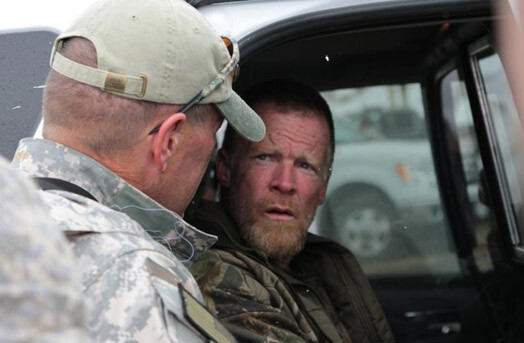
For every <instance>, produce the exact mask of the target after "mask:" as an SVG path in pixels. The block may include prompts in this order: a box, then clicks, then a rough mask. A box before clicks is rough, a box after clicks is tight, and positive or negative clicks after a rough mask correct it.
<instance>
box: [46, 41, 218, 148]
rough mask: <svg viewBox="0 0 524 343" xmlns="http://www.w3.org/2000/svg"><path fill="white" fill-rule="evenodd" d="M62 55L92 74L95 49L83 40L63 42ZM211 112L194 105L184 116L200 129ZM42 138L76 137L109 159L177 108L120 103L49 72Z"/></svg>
mask: <svg viewBox="0 0 524 343" xmlns="http://www.w3.org/2000/svg"><path fill="white" fill-rule="evenodd" d="M60 53H61V54H63V55H64V56H66V57H68V58H69V59H71V60H73V61H76V62H78V63H81V64H84V65H87V66H90V67H94V68H96V67H97V65H98V62H97V55H96V49H95V47H94V45H93V44H92V43H91V42H90V41H89V40H87V39H84V38H79V37H73V38H70V39H67V40H66V41H64V43H63V46H62V49H61V51H60ZM211 106H213V105H197V106H195V107H193V108H192V109H191V110H190V111H189V114H187V120H188V122H191V123H195V124H200V123H203V122H205V121H206V118H208V116H209V115H210V110H212V108H211ZM42 107H43V117H44V130H43V135H44V137H48V136H49V135H51V134H52V131H53V128H54V127H61V128H65V129H68V130H71V131H72V132H75V133H76V136H75V139H76V141H77V143H79V144H81V145H83V146H86V147H88V148H90V149H91V150H92V151H95V152H97V153H111V152H114V151H119V150H122V149H126V148H129V147H131V146H133V145H134V144H135V143H136V142H137V141H138V140H139V139H140V138H141V137H140V133H141V132H143V130H144V128H147V127H148V126H151V125H152V124H153V123H155V122H157V121H158V120H160V119H161V118H163V117H164V116H165V115H167V114H170V113H176V111H177V110H178V109H179V108H180V105H172V104H159V103H154V102H150V101H140V100H134V99H129V98H125V97H121V96H118V95H115V94H111V93H108V92H105V91H103V90H101V89H100V88H98V87H93V86H90V85H86V84H83V83H80V82H77V81H74V80H72V79H70V78H68V77H65V76H63V75H61V74H59V73H58V72H56V71H54V70H51V71H50V72H49V75H48V77H47V81H46V87H45V89H44V97H43V106H42Z"/></svg>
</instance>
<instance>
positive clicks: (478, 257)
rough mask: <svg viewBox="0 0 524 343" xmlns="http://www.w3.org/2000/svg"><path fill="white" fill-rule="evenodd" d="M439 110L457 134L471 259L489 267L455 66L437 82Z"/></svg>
mask: <svg viewBox="0 0 524 343" xmlns="http://www.w3.org/2000/svg"><path fill="white" fill-rule="evenodd" d="M440 87H441V95H442V111H443V115H444V118H446V119H447V120H448V121H447V126H448V128H449V129H450V130H451V131H452V132H453V134H454V136H455V137H456V138H457V141H458V145H459V150H460V158H461V164H462V171H463V175H464V178H465V184H466V187H467V195H468V200H469V206H470V208H469V209H468V210H469V211H470V213H472V216H473V226H474V228H473V229H474V232H475V238H476V241H477V245H476V247H475V249H474V251H473V253H474V256H475V261H476V264H477V266H478V268H479V269H480V270H481V271H487V270H491V269H492V268H493V264H492V261H491V258H490V254H489V252H488V248H487V247H488V235H489V233H490V232H491V231H490V225H489V215H490V213H489V208H488V206H486V205H485V204H484V203H483V202H482V201H481V199H480V178H481V172H482V170H483V169H484V168H483V164H482V160H481V157H480V150H479V145H478V141H477V136H476V134H475V128H474V126H473V114H472V112H471V107H470V104H469V100H468V95H467V92H466V87H465V84H464V81H463V80H461V79H460V78H459V74H458V72H457V70H456V69H454V70H452V71H451V72H449V73H448V74H447V75H446V76H445V77H444V78H443V79H442V82H441V85H440Z"/></svg>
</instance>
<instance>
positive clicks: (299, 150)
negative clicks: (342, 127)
mask: <svg viewBox="0 0 524 343" xmlns="http://www.w3.org/2000/svg"><path fill="white" fill-rule="evenodd" d="M255 110H256V111H257V113H258V114H259V115H260V116H261V117H262V119H263V120H264V122H265V124H266V132H267V133H266V137H265V138H264V139H263V140H262V141H261V142H258V143H248V142H244V141H242V144H238V146H237V148H236V149H237V150H236V151H235V153H234V154H233V156H229V160H230V161H229V168H228V170H227V173H228V174H227V175H226V176H227V177H226V178H224V177H223V176H224V175H219V180H220V181H221V183H222V186H224V187H225V188H226V189H227V199H228V200H227V206H228V211H229V213H230V215H231V216H232V218H233V220H234V221H235V223H236V224H237V225H238V226H239V228H240V232H241V235H242V237H243V239H244V241H245V242H246V243H247V244H248V245H249V246H251V247H253V248H255V249H257V250H260V251H262V252H264V253H265V254H266V255H267V256H268V257H269V258H270V259H274V260H277V261H280V260H286V259H287V260H290V259H291V258H292V257H293V256H295V255H296V254H297V253H298V252H300V250H301V249H302V248H303V246H304V243H305V240H306V234H307V230H308V228H309V225H310V224H311V221H312V220H313V218H314V217H315V213H316V210H317V207H318V206H319V205H320V204H321V203H323V202H324V199H325V193H326V188H327V180H328V167H327V160H328V153H329V146H328V144H329V143H328V142H329V128H328V125H327V123H326V121H325V119H324V118H322V117H320V116H318V115H315V114H314V113H308V112H307V111H306V112H304V111H294V110H287V111H286V112H285V113H282V111H281V110H279V109H278V108H277V107H276V106H274V105H272V104H266V105H262V106H259V107H258V108H256V109H255ZM219 161H220V160H219ZM219 163H220V162H219ZM220 170H221V169H220V167H219V168H218V171H219V174H220V173H221V172H220Z"/></svg>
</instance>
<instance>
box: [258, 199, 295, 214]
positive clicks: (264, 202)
mask: <svg viewBox="0 0 524 343" xmlns="http://www.w3.org/2000/svg"><path fill="white" fill-rule="evenodd" d="M277 205H278V206H282V207H286V208H287V209H289V210H290V211H291V212H292V213H293V216H294V217H295V218H298V217H299V216H300V214H301V212H302V211H301V209H300V206H298V205H297V203H296V202H295V201H294V200H293V199H289V198H284V199H277V200H275V199H268V198H261V199H259V200H258V201H257V202H256V203H255V204H254V207H255V209H256V210H257V212H265V211H266V210H267V209H269V208H271V207H274V206H277Z"/></svg>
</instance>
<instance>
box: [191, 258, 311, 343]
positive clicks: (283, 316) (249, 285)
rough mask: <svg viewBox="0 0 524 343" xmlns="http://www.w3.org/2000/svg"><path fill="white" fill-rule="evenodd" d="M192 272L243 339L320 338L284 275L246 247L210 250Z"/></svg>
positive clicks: (213, 308) (209, 300) (219, 313)
mask: <svg viewBox="0 0 524 343" xmlns="http://www.w3.org/2000/svg"><path fill="white" fill-rule="evenodd" d="M191 272H192V273H193V275H194V276H195V279H196V280H197V283H198V284H199V286H200V289H201V290H202V294H203V296H204V299H205V301H206V303H207V304H208V307H209V308H210V310H211V312H214V313H215V315H216V316H217V318H218V319H219V320H220V321H221V322H222V324H224V326H225V327H226V328H227V329H228V330H229V331H230V332H231V333H232V334H233V335H234V336H235V337H236V338H237V340H238V341H239V342H314V341H316V338H315V336H314V334H313V332H312V330H311V328H310V326H309V324H308V323H307V321H306V320H305V318H304V317H303V316H302V314H301V313H300V311H298V308H297V306H296V304H295V302H294V301H293V299H292V298H291V296H290V295H289V293H288V291H287V290H286V288H285V286H284V285H283V283H282V282H281V281H280V279H279V278H278V277H277V276H276V275H275V274H273V273H272V272H271V271H269V270H268V269H266V268H264V267H261V266H260V265H259V264H258V263H256V262H255V261H253V260H251V259H250V258H248V257H246V256H244V255H242V254H241V253H238V254H236V253H230V252H226V251H221V250H211V251H207V252H205V253H204V254H202V255H201V257H200V258H199V259H198V260H197V261H196V262H195V263H193V265H192V267H191Z"/></svg>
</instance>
